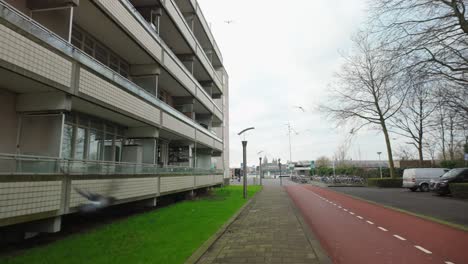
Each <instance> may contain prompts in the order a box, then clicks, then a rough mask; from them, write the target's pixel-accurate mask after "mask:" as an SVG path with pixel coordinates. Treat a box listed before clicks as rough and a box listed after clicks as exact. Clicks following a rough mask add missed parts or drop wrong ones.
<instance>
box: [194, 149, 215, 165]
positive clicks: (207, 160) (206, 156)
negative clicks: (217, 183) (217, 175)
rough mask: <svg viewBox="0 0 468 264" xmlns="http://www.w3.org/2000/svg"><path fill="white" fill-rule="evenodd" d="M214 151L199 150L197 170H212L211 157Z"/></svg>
mask: <svg viewBox="0 0 468 264" xmlns="http://www.w3.org/2000/svg"><path fill="white" fill-rule="evenodd" d="M212 154H213V150H212V149H209V148H197V168H201V169H211V156H212Z"/></svg>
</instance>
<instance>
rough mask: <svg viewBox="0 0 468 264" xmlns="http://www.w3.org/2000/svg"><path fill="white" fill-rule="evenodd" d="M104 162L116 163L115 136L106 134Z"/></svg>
mask: <svg viewBox="0 0 468 264" xmlns="http://www.w3.org/2000/svg"><path fill="white" fill-rule="evenodd" d="M104 160H105V161H114V135H112V134H106V138H105V140H104Z"/></svg>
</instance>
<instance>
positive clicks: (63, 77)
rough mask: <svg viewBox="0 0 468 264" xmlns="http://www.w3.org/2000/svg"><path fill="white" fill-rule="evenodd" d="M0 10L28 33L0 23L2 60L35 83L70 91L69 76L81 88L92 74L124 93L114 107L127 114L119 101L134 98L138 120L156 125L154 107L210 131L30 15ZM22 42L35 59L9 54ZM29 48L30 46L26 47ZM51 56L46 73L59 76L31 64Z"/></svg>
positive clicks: (1, 5)
mask: <svg viewBox="0 0 468 264" xmlns="http://www.w3.org/2000/svg"><path fill="white" fill-rule="evenodd" d="M0 9H1V11H2V12H1V18H2V19H5V20H7V21H10V22H11V23H14V25H15V26H16V27H19V28H20V29H21V30H23V31H25V32H29V33H27V34H25V35H21V34H18V33H17V32H16V31H18V30H17V29H15V30H11V29H9V28H8V27H6V26H4V25H2V31H1V32H0V33H1V34H2V35H4V34H6V35H9V37H5V38H4V39H3V42H2V46H4V47H11V50H10V52H8V54H7V53H5V54H3V53H2V54H3V55H2V54H0V55H1V56H0V57H1V59H3V60H5V61H7V62H8V63H11V64H13V65H15V66H18V67H17V68H18V69H19V68H24V69H26V70H28V71H32V72H33V73H35V74H36V75H34V76H29V75H28V77H30V78H33V79H35V81H38V82H37V83H39V82H40V83H41V86H45V85H44V84H43V83H46V84H47V85H50V86H51V87H54V88H57V89H60V90H62V91H65V92H71V85H72V84H71V80H72V79H74V80H78V86H79V87H80V86H81V84H83V83H86V82H85V81H88V83H89V80H88V79H89V77H90V76H91V77H93V78H97V79H96V80H97V81H99V82H101V83H102V84H103V87H107V88H108V89H110V90H109V91H108V92H109V93H110V94H114V93H115V92H121V93H123V94H122V96H123V97H125V98H126V99H125V100H123V101H122V100H121V101H118V100H117V99H116V100H117V101H118V102H117V101H115V102H114V101H109V102H107V103H108V104H110V105H113V106H114V107H115V106H117V107H118V108H119V109H120V111H121V110H124V112H127V113H128V112H133V107H131V106H125V105H119V104H120V102H126V103H127V104H128V102H130V101H132V100H133V101H135V102H133V104H132V105H138V106H140V107H142V106H143V107H144V108H146V110H144V109H143V110H142V111H140V113H139V114H138V113H134V114H136V116H137V117H138V119H139V120H141V121H143V122H146V123H151V124H154V125H159V124H160V121H159V118H157V117H158V116H159V115H158V114H157V113H156V112H155V113H153V114H151V115H148V113H149V112H148V111H147V110H148V109H151V111H150V112H152V111H153V110H154V111H159V110H158V109H160V110H162V111H163V112H164V113H167V114H169V115H171V116H172V117H173V118H176V119H177V120H178V122H183V123H184V124H186V125H188V126H190V127H192V128H193V129H196V130H200V131H204V132H205V133H209V131H208V130H206V129H205V128H203V127H202V126H200V125H198V124H196V123H195V121H194V120H192V119H190V118H188V117H187V116H185V115H184V114H182V113H181V112H179V111H177V110H175V109H174V108H172V107H171V106H169V105H167V104H165V103H163V102H162V101H160V100H158V99H157V98H156V97H155V96H154V95H152V94H150V93H148V92H147V91H145V90H144V89H142V88H141V87H139V86H138V85H136V84H135V83H133V82H131V81H130V80H129V79H127V78H125V77H123V76H122V75H120V74H119V73H117V72H115V71H114V70H112V69H111V68H109V67H108V66H106V65H103V64H102V63H100V62H99V61H97V60H96V59H94V58H92V57H90V56H89V55H87V54H86V53H84V52H82V51H80V50H79V49H76V48H75V47H74V46H72V45H71V44H70V43H68V42H67V41H65V40H63V39H62V38H61V37H59V36H57V35H55V34H54V33H52V32H50V31H49V30H47V29H46V28H44V27H42V26H41V25H40V24H38V23H37V22H35V21H34V20H32V19H30V18H29V17H26V16H25V15H23V14H21V13H19V12H16V11H15V10H14V9H13V8H11V7H9V6H8V4H5V3H3V2H2V3H0ZM28 34H30V35H31V38H36V39H39V40H41V41H43V43H44V44H47V45H49V46H51V47H52V49H47V48H45V47H44V46H43V45H39V44H37V42H33V41H31V40H30V39H29V38H26V37H25V36H27V35H28ZM15 38H18V39H19V40H18V41H16V42H12V41H13V40H14V39H15ZM6 42H8V43H6ZM9 42H11V43H9ZM24 43H30V45H31V46H33V47H34V48H35V49H40V52H39V51H38V52H35V53H34V54H31V56H39V57H38V58H37V59H35V60H33V61H32V60H30V58H25V57H24V56H20V55H18V56H11V55H12V54H14V51H15V49H14V48H13V47H16V46H19V44H21V45H24ZM28 50H30V49H29V48H28ZM17 51H18V52H20V51H21V49H18V50H17ZM47 54H49V55H47ZM58 54H60V55H58ZM51 56H53V58H54V59H55V60H59V61H60V63H53V64H51V65H50V67H49V68H48V69H49V71H48V72H49V73H59V74H60V75H50V76H49V75H48V74H43V73H42V72H41V70H42V69H43V68H41V67H39V66H34V65H32V64H34V63H37V62H39V61H41V60H42V59H44V60H47V58H51ZM23 57H24V58H23ZM75 62H78V64H77V66H76V69H77V70H78V71H76V70H75V71H72V69H71V68H72V67H71V65H72V64H74V63H75ZM63 65H65V66H66V67H64V66H63ZM82 66H84V67H82ZM28 67H30V68H28ZM80 71H81V72H82V73H83V74H82V75H80V78H76V77H73V74H77V72H80ZM95 73H98V75H96V74H95ZM86 76H87V78H88V79H87V80H85V79H82V80H81V81H83V82H80V79H81V78H84V77H86ZM23 78H24V77H23ZM45 78H48V80H44V79H45ZM49 80H50V81H49ZM93 80H94V79H93ZM96 80H95V81H96ZM88 86H89V85H88ZM91 86H92V85H91ZM28 87H32V86H31V85H28ZM20 88H21V89H23V90H22V92H27V91H25V90H24V89H25V88H24V87H18V89H20ZM28 89H32V88H28ZM47 89H49V90H50V89H52V88H50V87H48V88H47ZM198 89H201V88H198ZM52 90H53V89H52ZM201 90H202V89H201ZM82 91H87V92H88V96H90V94H89V93H90V89H89V87H88V89H87V90H86V89H85V90H82ZM36 92H37V91H36ZM101 95H102V94H101ZM98 99H99V98H98ZM100 99H102V100H104V102H105V101H106V100H111V99H112V97H108V96H105V95H103V96H101V98H100ZM204 101H206V100H204ZM209 102H212V101H211V100H210V101H209ZM211 109H213V108H211ZM218 115H219V113H218ZM212 137H213V138H214V139H215V140H218V141H220V142H221V139H219V138H217V137H214V136H212ZM210 147H212V146H210Z"/></svg>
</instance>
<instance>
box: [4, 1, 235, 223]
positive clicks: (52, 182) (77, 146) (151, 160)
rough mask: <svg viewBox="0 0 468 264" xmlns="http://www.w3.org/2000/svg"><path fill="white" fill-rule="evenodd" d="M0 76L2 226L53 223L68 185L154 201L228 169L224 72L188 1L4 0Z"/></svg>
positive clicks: (66, 205) (73, 199)
mask: <svg viewBox="0 0 468 264" xmlns="http://www.w3.org/2000/svg"><path fill="white" fill-rule="evenodd" d="M0 80H1V81H0V120H1V122H2V125H1V129H0V227H6V226H12V225H18V224H23V225H24V226H26V227H27V229H28V230H29V231H31V230H32V231H51V232H54V231H58V230H60V219H61V218H60V217H61V215H63V214H68V213H73V212H76V210H77V208H78V206H79V205H80V204H83V203H86V198H85V197H82V196H81V195H80V194H79V193H78V192H77V191H76V189H82V190H85V191H87V192H92V193H99V194H103V195H108V196H112V197H113V198H115V199H116V202H117V203H126V202H132V201H149V203H150V204H151V203H152V204H155V203H156V199H157V197H159V196H162V195H165V194H170V193H174V192H185V191H193V190H195V189H198V188H206V187H209V186H214V185H219V184H221V183H222V182H223V178H224V177H228V175H229V151H228V146H229V138H228V135H229V134H228V129H229V124H228V121H229V120H228V109H229V104H228V89H229V86H228V75H227V73H226V71H225V69H224V67H223V58H222V55H221V53H220V51H219V48H218V46H217V44H216V42H215V40H214V38H213V35H212V33H211V31H210V29H209V27H208V24H207V22H206V20H205V18H204V16H203V14H202V12H201V10H200V7H199V5H198V4H197V2H196V1H195V0H0ZM25 223H26V224H25ZM26 227H25V228H26Z"/></svg>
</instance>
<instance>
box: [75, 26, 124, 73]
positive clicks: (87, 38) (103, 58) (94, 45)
mask: <svg viewBox="0 0 468 264" xmlns="http://www.w3.org/2000/svg"><path fill="white" fill-rule="evenodd" d="M72 44H73V45H74V46H76V47H77V48H79V49H81V50H83V51H84V52H85V53H86V54H88V55H90V56H91V57H93V58H95V59H96V60H98V61H99V62H101V63H102V64H104V65H106V66H108V67H109V68H111V69H112V70H113V71H115V72H117V73H119V74H120V75H122V76H123V77H125V78H128V76H129V75H130V65H129V64H128V63H127V62H126V61H125V60H123V59H122V58H120V57H119V56H118V55H116V54H115V53H114V52H112V51H111V50H110V49H109V48H107V47H106V46H105V45H103V44H101V43H100V42H99V41H97V40H95V39H94V38H93V37H92V36H91V35H89V34H88V33H86V32H85V31H84V30H82V29H80V28H79V27H78V26H76V25H74V26H73V30H72Z"/></svg>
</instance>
